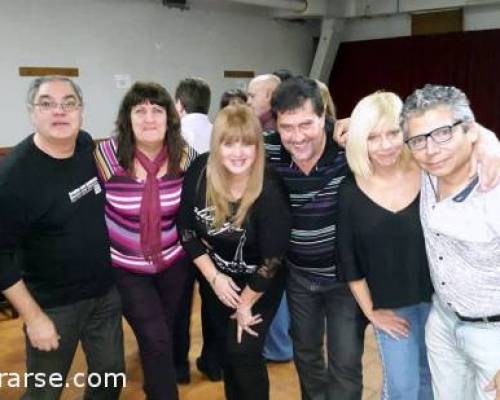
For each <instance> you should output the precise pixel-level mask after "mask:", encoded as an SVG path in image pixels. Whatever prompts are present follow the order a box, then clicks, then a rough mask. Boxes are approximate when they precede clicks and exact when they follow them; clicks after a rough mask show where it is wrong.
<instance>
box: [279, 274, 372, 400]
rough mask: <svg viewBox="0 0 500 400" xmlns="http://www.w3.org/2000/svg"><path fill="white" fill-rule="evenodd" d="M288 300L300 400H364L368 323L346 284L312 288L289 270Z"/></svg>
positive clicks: (311, 285)
mask: <svg viewBox="0 0 500 400" xmlns="http://www.w3.org/2000/svg"><path fill="white" fill-rule="evenodd" d="M287 296H288V305H289V307H290V315H291V319H292V324H291V328H292V340H293V350H294V359H295V365H296V367H297V372H298V374H299V381H300V389H301V392H302V399H303V400H360V399H361V394H362V390H363V380H362V365H361V357H362V355H363V345H364V331H365V328H366V320H365V318H364V317H363V315H362V313H361V310H360V309H359V307H358V305H357V303H356V301H355V299H354V297H353V296H352V294H351V292H350V290H349V288H348V287H347V285H346V284H344V283H337V284H333V285H331V286H329V287H328V288H325V287H321V286H317V285H313V284H308V283H307V282H306V281H305V280H304V278H303V277H302V276H301V277H297V276H296V274H295V273H294V272H293V271H290V273H289V275H288V277H287ZM325 327H326V343H325V342H324V339H325V337H324V336H325ZM325 349H326V359H327V361H325Z"/></svg>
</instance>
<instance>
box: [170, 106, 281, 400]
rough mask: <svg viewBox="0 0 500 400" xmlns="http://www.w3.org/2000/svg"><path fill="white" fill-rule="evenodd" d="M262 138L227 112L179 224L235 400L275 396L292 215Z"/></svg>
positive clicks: (191, 182)
mask: <svg viewBox="0 0 500 400" xmlns="http://www.w3.org/2000/svg"><path fill="white" fill-rule="evenodd" d="M261 132H262V129H261V126H260V124H259V121H258V119H257V117H256V116H255V114H254V113H253V111H252V110H251V109H250V108H249V107H247V106H245V105H235V106H228V107H226V108H224V109H223V110H221V111H220V112H219V114H218V115H217V117H216V119H215V122H214V128H213V133H212V139H211V144H210V153H209V155H208V154H205V155H202V156H200V157H199V158H198V159H197V160H196V161H195V162H194V163H193V164H192V166H191V167H190V168H189V170H188V171H187V173H186V176H185V178H184V185H183V191H182V200H181V210H180V214H179V217H178V222H177V227H178V229H179V233H180V236H181V241H182V244H183V246H184V248H185V250H186V251H187V253H188V255H189V256H190V257H191V258H192V260H193V262H194V264H195V265H196V266H197V267H198V268H199V270H200V271H201V273H202V275H203V277H204V278H205V279H202V280H201V282H200V289H201V290H202V291H203V292H204V298H206V299H207V302H208V304H207V307H208V310H209V315H210V317H211V318H213V321H212V322H213V326H215V327H217V332H216V336H217V343H218V347H219V351H220V355H221V362H222V365H223V368H224V383H225V393H226V397H227V399H228V400H245V399H249V400H250V399H251V400H255V399H258V400H265V399H268V398H269V381H268V376H267V370H266V366H265V364H264V360H263V358H262V348H263V344H264V338H265V335H266V331H267V328H268V326H269V324H270V322H271V320H272V318H273V315H274V313H275V312H276V309H277V307H278V305H279V301H280V299H281V296H282V293H283V288H284V271H283V268H281V263H282V260H283V257H284V255H285V252H286V250H287V246H288V239H289V234H290V225H291V217H290V212H289V206H288V199H287V196H286V193H285V190H284V188H283V185H282V183H281V181H280V180H279V178H277V177H276V176H275V175H274V174H273V173H272V172H271V171H269V170H267V169H266V167H265V156H264V148H263V140H262V133H261Z"/></svg>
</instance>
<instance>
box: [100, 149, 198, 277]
mask: <svg viewBox="0 0 500 400" xmlns="http://www.w3.org/2000/svg"><path fill="white" fill-rule="evenodd" d="M116 150H117V146H116V141H115V139H109V140H106V141H102V142H100V143H99V144H98V146H97V147H96V150H95V153H94V155H95V159H96V163H97V168H98V170H99V175H100V178H101V180H102V182H103V184H104V187H105V188H106V205H105V212H106V223H107V226H108V232H109V237H110V241H111V260H112V264H113V266H114V267H115V268H121V269H124V270H127V271H130V272H134V273H140V274H155V273H158V272H161V271H164V270H165V269H167V268H168V267H170V266H172V265H174V264H175V263H176V262H177V261H178V260H179V259H181V258H183V257H184V256H185V253H184V250H183V248H182V246H181V244H180V242H179V236H178V234H177V228H176V226H175V219H176V217H177V213H178V211H179V207H180V196H181V188H182V181H183V176H180V177H179V176H177V177H171V176H168V175H165V176H163V177H161V178H158V183H159V192H160V202H161V211H162V213H161V231H162V232H161V245H162V253H161V254H162V262H161V264H160V265H156V264H154V263H152V262H150V261H146V260H145V258H144V255H143V253H142V249H141V241H140V209H141V200H142V193H143V191H144V182H143V181H139V180H137V179H136V178H134V177H132V176H130V174H129V173H128V172H127V171H125V170H124V169H123V168H122V167H121V165H120V164H119V163H118V159H117V155H116ZM184 153H185V157H184V158H183V161H182V162H181V168H182V170H183V171H185V170H186V169H187V167H188V166H189V164H190V163H191V162H192V161H193V160H194V159H195V158H196V152H195V151H194V150H193V149H191V148H190V147H188V146H186V147H185V149H184Z"/></svg>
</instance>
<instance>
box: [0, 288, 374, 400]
mask: <svg viewBox="0 0 500 400" xmlns="http://www.w3.org/2000/svg"><path fill="white" fill-rule="evenodd" d="M199 309H200V308H199V299H198V298H197V297H196V299H195V302H194V309H193V315H192V323H191V332H192V346H191V352H190V360H191V384H189V385H185V386H180V398H181V400H224V395H223V387H222V383H212V382H210V381H208V380H206V379H204V378H203V377H202V375H201V374H200V373H199V372H198V371H197V369H196V367H194V360H195V359H196V357H197V356H198V354H199V351H200V345H201V335H200V322H199ZM124 330H125V356H126V362H127V387H126V388H124V389H123V391H122V396H121V399H124V400H142V399H144V394H143V392H142V371H141V366H140V362H139V357H138V353H137V345H136V342H135V338H134V335H133V334H132V332H131V330H130V327H129V326H128V325H127V324H126V323H124ZM0 338H1V339H0V375H1V373H6V372H16V373H22V372H23V371H24V364H25V356H24V335H23V334H22V331H21V322H20V321H19V320H10V321H3V322H0ZM363 366H364V367H363V369H364V391H363V400H377V399H379V398H380V387H381V369H380V363H379V359H378V355H377V351H376V344H375V342H374V338H373V333H372V331H371V328H368V330H367V335H366V343H365V354H364V357H363ZM85 370H86V368H85V361H84V357H83V354H82V352H81V350H80V349H79V350H78V353H77V356H76V358H75V361H74V363H73V366H72V369H71V372H70V376H72V375H73V374H75V373H77V372H85ZM268 370H269V376H270V381H271V400H299V399H300V391H299V384H298V378H297V373H296V370H295V367H294V365H293V363H292V362H290V363H287V364H270V365H268ZM22 392H23V390H22V389H21V388H20V389H13V388H8V387H6V379H5V376H4V377H2V380H1V381H0V399H2V400H14V399H19V397H20V396H21V393H22ZM82 392H83V389H78V388H75V387H72V388H67V389H65V391H64V393H63V396H62V399H63V400H77V399H81V394H82ZM256 400H258V399H256Z"/></svg>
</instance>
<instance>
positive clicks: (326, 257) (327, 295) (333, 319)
mask: <svg viewBox="0 0 500 400" xmlns="http://www.w3.org/2000/svg"><path fill="white" fill-rule="evenodd" d="M272 109H273V112H274V113H275V115H276V119H277V121H276V122H277V131H278V132H275V133H273V134H270V135H267V136H266V137H265V140H266V149H267V152H268V158H269V161H270V163H271V164H272V165H273V166H274V168H275V170H276V171H277V172H278V173H279V174H280V175H281V177H282V178H283V180H284V182H285V184H286V187H287V188H288V191H289V197H290V203H291V206H292V215H293V226H292V233H291V243H290V249H289V253H288V256H287V265H288V279H287V296H288V301H289V307H290V313H291V318H292V339H293V345H294V358H295V363H296V366H297V371H298V373H299V380H300V386H301V392H302V399H304V400H333V399H342V400H351V399H352V400H359V399H361V393H362V366H361V356H362V352H363V338H364V328H365V326H366V324H365V321H364V318H363V317H362V315H361V313H360V310H359V308H358V306H357V305H356V301H355V300H354V298H353V296H352V295H351V292H350V291H349V289H348V287H347V286H346V284H345V283H341V282H339V281H338V277H337V269H336V247H335V236H336V220H337V213H336V205H337V204H336V203H337V189H338V186H339V184H340V183H341V182H342V180H343V179H344V177H345V175H346V174H347V172H348V167H347V162H346V158H345V153H344V151H343V150H342V149H340V148H339V147H338V146H337V145H336V144H335V143H334V142H333V140H332V132H330V131H328V129H325V112H324V104H323V101H322V99H321V95H320V91H319V88H318V85H317V84H316V82H315V81H314V80H312V79H309V78H305V77H295V78H292V79H289V80H287V81H286V82H283V83H282V84H281V85H280V86H279V87H278V88H277V89H276V91H275V92H274V94H273V99H272ZM325 327H326V351H327V362H326V363H325V355H324V345H325V343H324V336H325V335H324V334H325Z"/></svg>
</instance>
